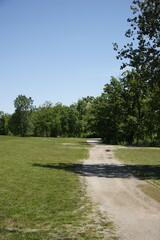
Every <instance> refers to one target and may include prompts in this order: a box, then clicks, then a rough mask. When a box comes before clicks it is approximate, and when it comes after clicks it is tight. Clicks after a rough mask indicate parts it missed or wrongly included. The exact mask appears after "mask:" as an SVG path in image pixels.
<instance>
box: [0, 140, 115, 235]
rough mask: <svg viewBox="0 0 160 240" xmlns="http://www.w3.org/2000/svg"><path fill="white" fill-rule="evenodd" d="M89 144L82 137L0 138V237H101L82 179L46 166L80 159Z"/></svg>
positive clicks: (59, 169) (86, 152)
mask: <svg viewBox="0 0 160 240" xmlns="http://www.w3.org/2000/svg"><path fill="white" fill-rule="evenodd" d="M88 147H89V146H88V144H87V143H86V141H85V140H83V139H72V138H65V139H62V138H57V139H55V138H18V137H4V136H0V166H1V167H0V231H1V232H0V239H5V240H6V239H7V240H8V239H9V240H10V239H15V240H18V239H19V240H22V239H32V240H33V239H37V240H41V239H45V240H46V239H103V234H102V232H101V231H99V230H98V229H97V227H96V226H97V223H96V220H94V218H93V217H90V215H92V214H93V212H92V204H91V202H90V200H89V199H88V198H87V197H86V196H85V186H84V187H83V182H82V180H81V181H80V177H79V176H78V175H77V174H76V173H75V172H74V171H66V170H65V169H63V168H62V169H61V168H56V167H55V168H53V167H50V166H51V165H52V164H54V166H56V164H57V165H58V166H59V164H74V163H81V162H80V160H82V159H85V158H87V157H88V150H87V148H88ZM101 224H102V225H103V224H104V223H101ZM105 224H106V223H105ZM105 224H104V225H105ZM109 225H110V224H108V226H109ZM108 228H112V226H111V227H110V226H109V227H108ZM110 239H112V238H110Z"/></svg>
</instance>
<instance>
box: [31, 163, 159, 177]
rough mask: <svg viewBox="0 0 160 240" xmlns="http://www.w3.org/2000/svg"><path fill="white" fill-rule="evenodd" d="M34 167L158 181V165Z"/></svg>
mask: <svg viewBox="0 0 160 240" xmlns="http://www.w3.org/2000/svg"><path fill="white" fill-rule="evenodd" d="M32 166H34V167H43V168H51V169H57V170H64V171H68V172H73V173H76V174H79V175H82V176H87V177H92V176H97V177H105V178H131V177H133V176H134V177H137V178H139V179H142V180H144V179H155V180H158V179H160V165H115V164H111V165H109V164H92V165H89V164H68V163H59V164H53V163H52V164H40V163H34V164H33V165H32Z"/></svg>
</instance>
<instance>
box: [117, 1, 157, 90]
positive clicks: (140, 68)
mask: <svg viewBox="0 0 160 240" xmlns="http://www.w3.org/2000/svg"><path fill="white" fill-rule="evenodd" d="M133 4H134V6H131V10H132V11H133V15H134V17H133V18H129V19H128V22H130V26H131V28H130V29H128V30H127V31H126V33H125V36H126V37H127V38H129V39H130V43H128V44H127V45H125V46H124V48H122V49H121V50H119V49H118V44H116V43H115V44H114V49H115V50H116V51H118V56H117V58H118V59H121V60H123V59H128V60H129V62H123V65H122V68H124V67H126V66H127V65H129V66H131V67H134V68H135V69H136V71H137V72H139V73H140V74H141V77H142V78H143V80H144V81H147V82H150V83H151V84H152V85H154V84H155V83H156V84H158V86H160V64H159V63H160V51H159V50H160V49H159V48H160V1H159V0H144V1H139V0H136V1H133Z"/></svg>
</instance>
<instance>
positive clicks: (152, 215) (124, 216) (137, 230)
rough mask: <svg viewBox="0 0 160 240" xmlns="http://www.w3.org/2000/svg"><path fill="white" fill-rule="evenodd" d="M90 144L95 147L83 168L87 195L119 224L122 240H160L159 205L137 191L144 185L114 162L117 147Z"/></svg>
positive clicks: (96, 143) (119, 233) (95, 143)
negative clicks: (114, 152)
mask: <svg viewBox="0 0 160 240" xmlns="http://www.w3.org/2000/svg"><path fill="white" fill-rule="evenodd" d="M89 142H90V143H91V144H94V145H95V146H94V147H93V148H91V149H90V157H89V159H87V160H85V162H84V165H83V174H84V175H85V178H86V180H87V184H88V194H89V195H90V196H91V197H92V199H93V200H94V201H95V202H98V203H100V208H101V210H102V211H103V212H104V213H106V214H107V216H109V217H110V218H111V219H112V220H113V222H114V223H115V224H116V226H117V228H118V230H117V233H118V235H119V236H120V238H121V239H122V240H160V204H159V203H158V202H156V201H155V200H153V199H152V198H150V197H148V196H146V195H145V194H144V193H143V192H142V191H141V190H140V189H139V188H138V185H142V184H145V183H144V182H143V181H140V180H138V179H136V178H134V177H133V176H132V175H131V174H130V173H129V172H128V170H127V169H126V167H125V165H123V164H121V163H120V162H118V161H117V160H115V158H114V155H113V152H112V149H114V148H115V146H111V145H103V144H99V143H98V142H96V141H95V142H94V141H91V140H89Z"/></svg>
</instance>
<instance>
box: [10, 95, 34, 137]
mask: <svg viewBox="0 0 160 240" xmlns="http://www.w3.org/2000/svg"><path fill="white" fill-rule="evenodd" d="M32 105H33V100H32V99H31V98H27V97H26V96H23V95H19V96H18V97H17V98H16V99H15V101H14V106H15V112H14V114H13V115H12V117H11V119H10V121H9V128H10V131H11V132H12V133H13V134H14V135H19V136H22V137H24V136H27V135H28V134H29V133H30V130H31V120H30V119H31V111H32V108H33V107H32Z"/></svg>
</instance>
